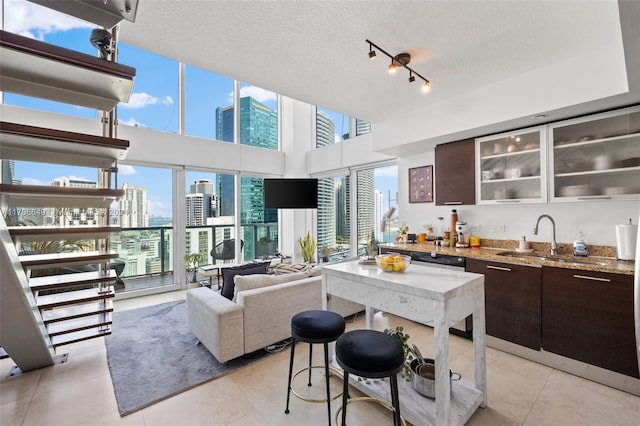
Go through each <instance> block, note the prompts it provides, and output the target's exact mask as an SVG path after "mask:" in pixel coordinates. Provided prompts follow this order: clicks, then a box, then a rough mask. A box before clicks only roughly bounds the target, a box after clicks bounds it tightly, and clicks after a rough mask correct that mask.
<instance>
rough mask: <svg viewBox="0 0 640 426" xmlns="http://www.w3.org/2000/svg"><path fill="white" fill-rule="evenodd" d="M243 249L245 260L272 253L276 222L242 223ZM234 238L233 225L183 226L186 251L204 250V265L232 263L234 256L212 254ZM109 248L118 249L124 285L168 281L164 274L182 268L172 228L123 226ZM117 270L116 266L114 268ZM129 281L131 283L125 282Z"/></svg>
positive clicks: (120, 273) (275, 247) (127, 287)
mask: <svg viewBox="0 0 640 426" xmlns="http://www.w3.org/2000/svg"><path fill="white" fill-rule="evenodd" d="M241 233H242V238H240V240H241V241H242V243H243V244H242V250H241V259H239V260H238V262H244V261H249V260H253V259H256V258H261V257H263V256H267V255H270V254H273V253H274V252H275V251H276V250H277V247H278V226H277V224H276V223H268V224H243V225H242V226H241ZM229 239H234V240H237V238H236V236H235V227H234V226H233V225H207V226H189V227H187V229H186V247H185V253H200V252H203V253H206V255H207V260H206V262H205V263H206V264H212V263H223V262H233V263H236V262H234V260H235V259H228V260H220V259H216V260H215V261H214V259H213V258H212V257H211V251H212V250H213V248H214V247H218V246H219V245H220V244H224V243H223V242H224V241H225V240H229ZM111 246H112V248H113V249H114V250H115V251H117V252H118V254H119V258H118V262H117V263H119V264H120V266H119V269H120V270H119V276H120V278H121V279H123V281H124V283H125V288H124V289H121V290H128V289H129V288H139V287H140V286H135V285H133V284H134V282H135V281H137V282H143V281H144V282H145V283H146V284H144V285H143V287H153V286H154V283H157V284H156V285H157V286H161V285H166V284H167V281H168V280H167V276H168V275H170V274H173V271H174V268H175V267H183V265H184V262H183V260H182V259H180V260H179V262H175V259H174V256H173V227H171V226H151V227H140V228H123V229H122V231H121V232H120V233H119V234H117V235H114V236H113V237H112V239H111ZM116 270H117V271H118V269H116ZM154 277H157V279H153V278H154ZM128 283H131V285H128Z"/></svg>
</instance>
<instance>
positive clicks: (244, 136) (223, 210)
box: [216, 96, 278, 256]
mask: <svg viewBox="0 0 640 426" xmlns="http://www.w3.org/2000/svg"><path fill="white" fill-rule="evenodd" d="M233 109H234V107H233V106H229V107H225V108H216V123H217V126H216V139H218V140H221V141H227V142H233ZM240 144H241V145H249V146H255V147H260V148H266V149H278V113H277V112H276V111H273V110H271V109H270V108H269V107H267V106H266V105H264V104H262V103H260V102H258V101H257V100H255V99H254V98H252V97H250V96H247V97H243V98H240ZM233 182H234V176H233V175H220V176H219V179H218V208H219V211H220V216H233V214H234V198H235V197H234V195H235V193H234V190H233V188H234V186H233ZM277 221H278V211H277V209H265V208H264V181H263V179H262V178H252V177H243V178H241V179H240V222H241V223H242V224H256V223H273V222H277ZM244 230H245V235H244V252H245V254H247V255H248V256H253V255H254V253H255V252H254V250H255V247H253V242H254V240H255V236H254V235H251V234H247V233H249V232H252V231H253V230H254V228H253V227H245V228H244Z"/></svg>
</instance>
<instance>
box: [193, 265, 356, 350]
mask: <svg viewBox="0 0 640 426" xmlns="http://www.w3.org/2000/svg"><path fill="white" fill-rule="evenodd" d="M310 274H312V275H311V276H310ZM234 281H235V294H234V300H229V299H227V298H225V297H223V296H221V295H220V294H219V293H217V292H215V291H213V290H210V289H208V288H206V287H201V288H196V289H191V290H188V291H187V322H188V325H189V328H190V329H191V331H192V332H193V334H195V336H196V337H197V338H198V339H199V340H200V342H201V343H202V344H203V345H204V346H205V347H206V348H207V349H208V350H209V351H210V352H211V353H212V354H213V356H214V357H215V358H216V359H217V360H218V361H220V362H226V361H228V360H231V359H234V358H237V357H239V356H241V355H244V354H248V353H251V352H254V351H256V350H258V349H262V348H265V347H267V346H269V345H272V344H273V343H276V342H279V341H281V340H284V339H287V338H289V337H291V317H292V316H293V315H295V314H296V313H298V312H301V311H305V310H309V309H322V276H321V275H320V273H319V269H315V270H313V271H303V272H297V273H292V274H286V275H275V276H274V275H265V274H254V275H237V276H235V278H234ZM331 309H332V310H334V311H336V312H338V313H339V314H341V315H342V316H344V317H346V316H349V315H352V314H354V313H356V312H359V311H362V310H363V309H364V307H363V306H362V305H360V304H357V303H353V302H350V301H347V300H344V299H340V298H337V297H333V299H332V300H331Z"/></svg>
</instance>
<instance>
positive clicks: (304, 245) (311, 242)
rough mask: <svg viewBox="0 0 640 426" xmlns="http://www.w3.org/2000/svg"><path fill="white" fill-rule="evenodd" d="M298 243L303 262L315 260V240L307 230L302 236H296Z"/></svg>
mask: <svg viewBox="0 0 640 426" xmlns="http://www.w3.org/2000/svg"><path fill="white" fill-rule="evenodd" d="M298 244H300V249H301V250H302V258H303V259H304V261H305V262H309V263H313V262H315V260H316V240H315V239H314V238H313V237H312V236H311V232H307V236H306V237H304V238H298Z"/></svg>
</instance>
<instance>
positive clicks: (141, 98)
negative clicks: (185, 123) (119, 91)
mask: <svg viewBox="0 0 640 426" xmlns="http://www.w3.org/2000/svg"><path fill="white" fill-rule="evenodd" d="M157 104H163V105H172V104H173V98H172V97H171V96H165V98H164V99H161V98H157V97H155V96H152V95H150V94H148V93H145V92H140V93H132V94H131V96H130V97H129V102H127V103H120V104H119V106H120V107H121V108H127V109H139V108H144V107H146V106H147V105H157Z"/></svg>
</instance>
